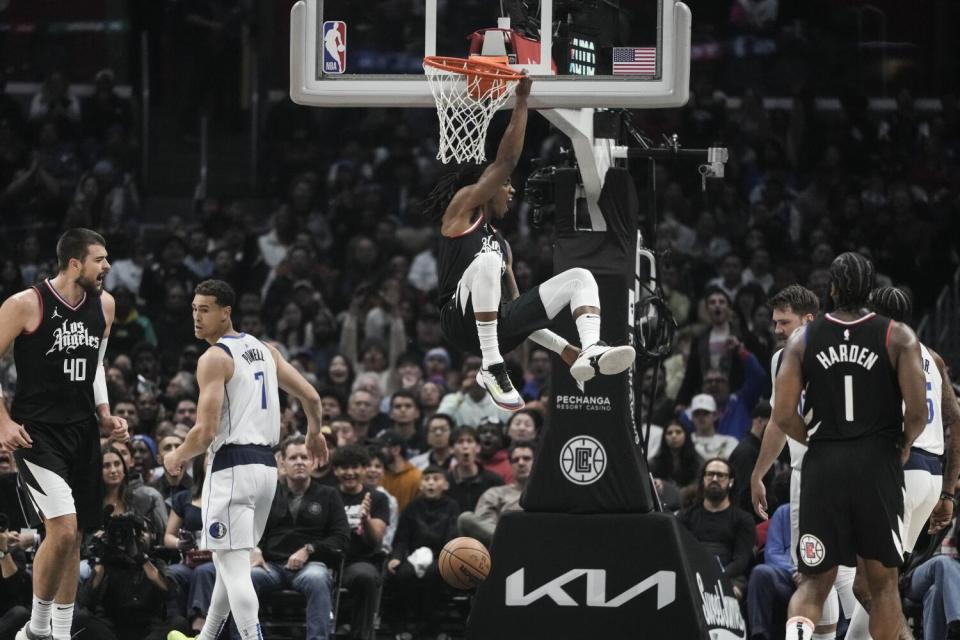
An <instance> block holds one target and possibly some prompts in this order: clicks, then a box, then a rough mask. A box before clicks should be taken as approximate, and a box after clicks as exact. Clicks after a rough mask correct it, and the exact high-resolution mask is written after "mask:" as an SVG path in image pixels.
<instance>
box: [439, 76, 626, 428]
mask: <svg viewBox="0 0 960 640" xmlns="http://www.w3.org/2000/svg"><path fill="white" fill-rule="evenodd" d="M530 85H531V80H530V79H529V78H527V77H526V76H524V77H523V78H522V79H521V80H520V81H519V82H518V85H517V95H516V105H515V106H514V108H513V115H512V117H511V119H510V124H509V125H508V126H507V129H506V131H505V132H504V134H503V138H502V139H501V140H500V146H499V148H498V149H497V157H496V159H495V160H494V161H493V162H491V163H490V164H489V165H487V166H486V167H484V166H477V165H463V166H461V167H460V168H459V169H457V170H456V171H454V172H452V173H450V174H449V175H447V176H445V177H444V178H442V179H441V180H440V181H439V182H438V184H437V186H436V187H435V188H434V190H433V192H432V193H431V194H430V197H429V198H428V199H427V201H426V203H425V207H424V211H425V214H426V215H427V216H428V217H429V218H430V219H431V220H433V221H434V222H437V223H439V224H440V244H439V249H438V252H437V270H438V272H439V280H440V282H439V305H440V308H441V312H440V326H441V329H442V331H443V335H444V337H445V338H446V339H447V340H448V341H450V343H451V344H453V345H454V346H455V347H457V348H458V349H461V350H463V351H466V352H469V353H474V354H478V355H480V356H481V357H482V359H483V364H482V366H481V369H480V372H479V373H478V374H477V382H478V383H479V384H480V386H482V387H484V388H485V389H486V390H487V391H488V392H489V393H490V396H491V397H492V398H493V400H494V402H496V404H497V405H498V406H500V407H502V408H504V409H507V410H509V411H518V410H519V409H522V408H523V406H524V402H523V398H521V397H520V394H519V393H518V392H517V390H516V389H515V388H514V386H513V384H512V383H511V382H510V378H509V377H508V375H507V369H506V367H505V365H504V363H503V356H502V355H501V352H502V351H507V352H508V351H512V350H513V349H515V348H516V347H517V346H519V345H520V344H522V343H523V342H524V340H526V339H527V338H530V339H531V340H533V341H534V342H536V343H538V344H540V345H542V346H544V347H546V348H547V349H549V350H551V351H553V352H554V353H557V354H559V355H560V357H561V359H562V360H563V361H564V362H566V363H567V364H568V365H570V373H571V375H572V376H573V377H574V378H575V379H576V380H577V381H578V382H581V383H582V382H586V381H588V380H590V379H591V378H593V377H594V376H595V375H596V374H597V373H601V374H604V375H614V374H618V373H621V372H623V371H625V370H626V369H628V368H629V367H630V365H632V364H633V360H634V357H635V352H634V350H633V347H630V346H616V347H610V346H607V345H606V344H605V343H603V342H602V341H601V340H600V293H599V290H598V288H597V283H596V280H594V278H593V275H592V274H591V273H590V272H589V271H587V270H586V269H580V268H575V269H568V270H567V271H564V272H563V273H559V274H557V275H555V276H553V277H552V278H550V279H549V280H547V281H546V282H544V283H543V284H541V285H538V286H536V287H533V288H532V289H530V290H529V291H526V292H524V293H523V294H522V295H521V294H520V291H519V290H518V288H517V280H516V278H515V277H514V275H513V254H512V252H511V250H510V245H509V244H508V243H507V241H506V240H505V239H504V238H503V236H502V235H501V233H500V232H499V231H497V229H496V228H495V227H494V226H493V223H494V222H496V221H498V220H502V219H503V218H504V217H506V215H507V213H508V211H509V209H510V203H511V202H512V200H513V194H514V189H513V187H512V186H511V184H510V174H511V173H513V169H514V168H515V167H516V165H517V162H518V161H519V160H520V154H521V152H522V151H523V138H524V132H525V131H526V126H527V96H529V95H530ZM501 286H502V290H501ZM504 298H505V300H504ZM565 307H569V308H570V311H571V313H572V314H573V318H574V321H575V323H576V326H577V332H578V333H579V334H580V344H581V346H582V351H581V350H580V349H578V348H577V347H574V346H572V345H570V344H569V343H567V341H566V340H564V339H563V338H561V337H560V336H558V335H557V334H555V333H553V332H552V331H550V330H548V329H547V327H549V326H550V325H551V324H552V322H553V319H554V318H555V317H556V316H557V314H559V313H560V312H561V311H562V310H563V309H564V308H565Z"/></svg>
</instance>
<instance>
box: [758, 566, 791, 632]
mask: <svg viewBox="0 0 960 640" xmlns="http://www.w3.org/2000/svg"><path fill="white" fill-rule="evenodd" d="M794 589H796V585H794V584H793V574H792V573H791V572H790V571H788V570H786V569H784V568H783V567H777V566H774V565H769V564H758V565H757V566H755V567H754V568H753V571H752V572H750V582H749V583H748V584H747V614H748V616H749V618H750V637H751V638H765V639H766V638H771V637H773V636H774V635H775V633H774V626H778V627H783V625H784V624H786V622H787V619H786V615H785V614H786V612H787V604H788V603H789V602H790V596H792V595H793V591H794ZM780 616H783V617H780ZM775 617H776V619H774V618H775Z"/></svg>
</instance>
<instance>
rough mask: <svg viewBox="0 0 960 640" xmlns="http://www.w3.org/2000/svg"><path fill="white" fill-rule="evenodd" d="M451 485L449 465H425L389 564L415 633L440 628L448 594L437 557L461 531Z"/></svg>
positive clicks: (404, 612) (419, 634)
mask: <svg viewBox="0 0 960 640" xmlns="http://www.w3.org/2000/svg"><path fill="white" fill-rule="evenodd" d="M448 487H449V484H448V483H447V476H446V473H445V472H444V470H443V469H441V468H440V467H427V468H426V469H424V472H423V477H422V478H421V481H420V495H419V496H418V497H417V498H416V499H414V500H413V502H411V503H410V505H409V506H408V507H407V509H406V510H405V511H404V512H403V513H402V514H401V515H400V524H399V525H398V526H397V537H396V538H395V539H394V547H393V553H392V554H391V558H390V560H389V561H388V562H387V571H388V572H389V573H390V574H391V576H392V581H393V583H394V584H395V585H396V589H395V592H396V594H397V599H398V603H397V604H398V606H399V608H400V611H401V612H402V616H401V617H402V619H403V620H404V622H405V623H406V626H407V627H408V630H410V631H413V635H414V636H415V637H422V636H423V634H424V633H426V634H427V635H428V636H431V637H432V636H434V635H435V634H436V632H437V629H436V613H437V609H438V608H439V604H440V599H441V597H442V595H443V583H442V581H441V578H440V571H439V570H438V569H437V560H438V558H439V555H440V549H442V548H443V545H445V544H446V543H447V542H448V541H449V540H452V539H453V538H454V537H456V535H457V515H458V514H459V513H460V507H459V506H458V505H457V503H456V501H455V500H453V499H452V498H449V497H447V496H446V495H445V492H446V490H447V488H448ZM424 548H426V549H428V550H429V553H426V552H425V551H424ZM413 625H415V626H413Z"/></svg>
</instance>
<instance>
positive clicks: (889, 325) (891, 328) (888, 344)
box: [883, 320, 893, 347]
mask: <svg viewBox="0 0 960 640" xmlns="http://www.w3.org/2000/svg"><path fill="white" fill-rule="evenodd" d="M891 333H893V320H891V321H890V324H888V325H887V337H886V339H885V340H884V341H883V344H884V345H886V346H888V347H889V346H890V334H891Z"/></svg>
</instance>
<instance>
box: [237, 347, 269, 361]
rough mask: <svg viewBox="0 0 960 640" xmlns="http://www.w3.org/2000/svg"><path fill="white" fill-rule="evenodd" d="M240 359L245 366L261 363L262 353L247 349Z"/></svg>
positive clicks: (257, 350)
mask: <svg viewBox="0 0 960 640" xmlns="http://www.w3.org/2000/svg"><path fill="white" fill-rule="evenodd" d="M240 357H241V358H243V359H244V360H245V361H246V362H247V364H253V363H254V362H263V361H264V357H263V352H262V351H260V349H247V350H246V351H244V352H243V353H242V354H240Z"/></svg>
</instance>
